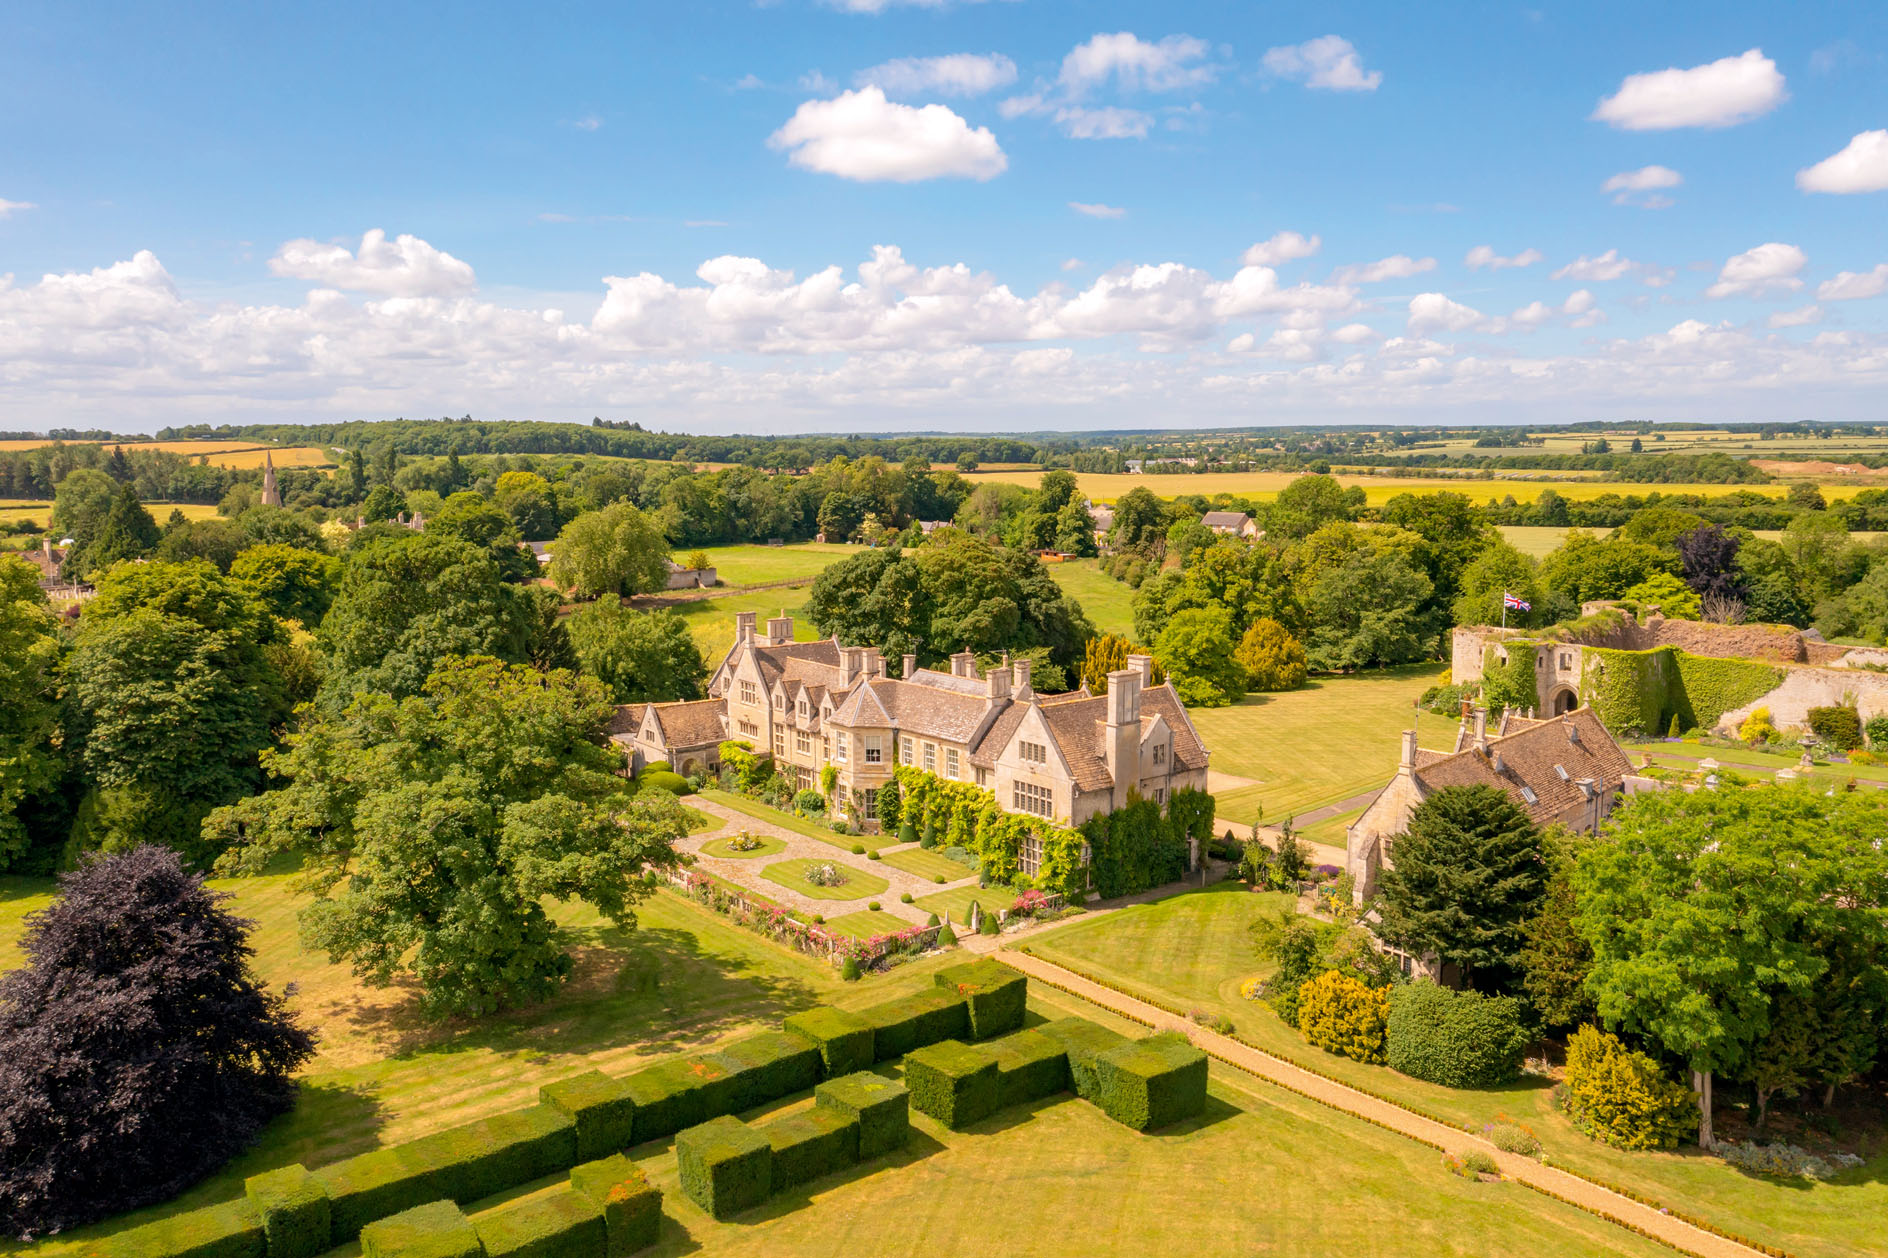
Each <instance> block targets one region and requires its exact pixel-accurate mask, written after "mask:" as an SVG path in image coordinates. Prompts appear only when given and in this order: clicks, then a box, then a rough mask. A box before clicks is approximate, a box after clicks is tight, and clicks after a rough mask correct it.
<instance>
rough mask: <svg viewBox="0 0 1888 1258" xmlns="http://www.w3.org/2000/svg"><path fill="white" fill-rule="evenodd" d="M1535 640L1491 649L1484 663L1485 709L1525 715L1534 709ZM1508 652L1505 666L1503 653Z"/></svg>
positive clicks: (1510, 641)
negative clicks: (1508, 709) (1504, 710)
mask: <svg viewBox="0 0 1888 1258" xmlns="http://www.w3.org/2000/svg"><path fill="white" fill-rule="evenodd" d="M1537 645H1538V644H1537V643H1536V642H1535V640H1534V639H1532V638H1510V639H1508V640H1507V641H1506V642H1503V643H1502V644H1501V646H1500V647H1493V646H1491V647H1489V648H1488V653H1487V656H1486V657H1485V658H1484V659H1483V660H1482V705H1483V706H1484V707H1486V708H1487V709H1488V710H1489V711H1490V712H1496V711H1499V710H1500V709H1502V708H1515V709H1518V710H1520V711H1526V710H1527V709H1529V708H1532V707H1534V706H1535V704H1536V703H1537V702H1538V698H1537V696H1536V695H1535V693H1534V689H1535V688H1534V648H1535V646H1537ZM1504 649H1505V650H1506V651H1507V653H1508V658H1507V661H1506V662H1505V663H1504V662H1503V661H1502V659H1501V655H1500V652H1501V651H1502V650H1504Z"/></svg>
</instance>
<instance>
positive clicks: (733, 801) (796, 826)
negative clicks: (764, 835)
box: [701, 790, 864, 852]
mask: <svg viewBox="0 0 1888 1258" xmlns="http://www.w3.org/2000/svg"><path fill="white" fill-rule="evenodd" d="M701 797H702V798H703V799H711V800H713V801H714V802H715V803H717V804H720V805H721V806H722V807H724V808H731V809H733V810H734V811H735V812H739V813H746V814H747V815H748V816H750V817H755V818H758V819H759V820H761V821H765V822H769V823H771V824H773V825H776V826H779V827H780V828H781V829H782V830H791V831H793V832H794V833H795V834H803V835H805V836H806V837H807V838H809V839H818V840H819V841H820V842H821V843H830V844H832V845H833V846H834V847H836V848H839V849H841V850H842V851H847V852H850V851H851V850H852V845H853V844H854V843H860V842H864V840H862V839H860V838H858V837H856V836H853V835H850V834H835V833H833V832H832V831H831V830H829V829H827V828H826V827H825V826H822V825H816V824H815V823H813V822H811V821H808V820H807V819H806V818H805V817H802V816H800V815H798V814H797V813H790V812H782V811H780V810H779V809H778V808H769V807H768V806H767V805H765V804H763V803H761V802H760V801H759V800H754V799H749V798H747V796H745V795H734V794H730V793H729V792H727V791H717V790H706V791H703V792H702V793H701Z"/></svg>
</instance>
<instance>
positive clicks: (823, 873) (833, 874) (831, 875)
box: [801, 861, 852, 887]
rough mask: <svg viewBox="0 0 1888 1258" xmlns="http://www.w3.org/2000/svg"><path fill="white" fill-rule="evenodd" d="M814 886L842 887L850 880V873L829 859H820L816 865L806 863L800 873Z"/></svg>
mask: <svg viewBox="0 0 1888 1258" xmlns="http://www.w3.org/2000/svg"><path fill="white" fill-rule="evenodd" d="M801 877H803V878H805V879H806V880H807V881H808V882H810V883H812V884H813V885H814V886H816V887H843V886H845V885H846V884H847V883H849V882H851V881H852V875H851V874H849V873H847V872H846V871H845V870H844V869H842V868H840V867H839V866H838V865H835V864H833V863H832V862H831V861H821V862H820V863H819V864H817V865H808V866H807V867H806V872H805V873H804V874H802V875H801Z"/></svg>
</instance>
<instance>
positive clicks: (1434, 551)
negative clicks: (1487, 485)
mask: <svg viewBox="0 0 1888 1258" xmlns="http://www.w3.org/2000/svg"><path fill="white" fill-rule="evenodd" d="M1383 520H1384V522H1385V523H1386V524H1394V525H1397V526H1398V527H1400V528H1405V529H1408V530H1409V531H1410V532H1412V533H1414V534H1416V535H1417V536H1418V537H1420V538H1422V539H1423V546H1422V551H1421V554H1420V556H1419V558H1420V559H1421V561H1422V564H1423V568H1424V570H1425V571H1426V572H1427V573H1428V575H1429V579H1430V581H1431V583H1433V584H1434V585H1435V587H1436V595H1435V596H1436V599H1437V601H1438V602H1440V603H1442V604H1443V605H1444V606H1447V605H1448V604H1450V603H1452V602H1454V601H1455V597H1456V595H1457V594H1458V593H1460V591H1461V587H1462V574H1463V572H1464V570H1465V569H1467V568H1468V566H1469V565H1470V564H1472V563H1474V562H1475V560H1476V559H1477V557H1479V556H1480V555H1481V554H1482V552H1483V551H1485V550H1487V549H1488V548H1489V547H1490V546H1492V545H1494V544H1495V543H1496V542H1497V541H1498V540H1499V536H1500V535H1499V534H1497V533H1496V532H1495V530H1494V527H1493V526H1492V525H1490V524H1489V523H1488V522H1487V521H1486V520H1485V519H1484V518H1483V517H1482V514H1481V513H1480V512H1479V511H1477V510H1476V509H1475V504H1474V503H1473V502H1471V501H1469V498H1468V495H1467V494H1456V493H1431V494H1398V495H1397V496H1396V497H1394V498H1392V499H1390V501H1389V502H1387V503H1385V504H1384V507H1383Z"/></svg>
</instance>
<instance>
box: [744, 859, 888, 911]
mask: <svg viewBox="0 0 1888 1258" xmlns="http://www.w3.org/2000/svg"><path fill="white" fill-rule="evenodd" d="M825 864H831V865H834V866H837V867H838V868H839V869H840V870H841V871H843V872H844V873H845V875H846V881H845V882H843V883H841V884H840V885H839V886H837V887H822V886H819V885H818V884H816V883H811V882H808V881H807V880H806V871H807V870H808V869H810V868H812V867H813V866H814V865H825ZM760 876H761V877H763V878H765V879H766V880H767V881H768V882H773V883H778V884H779V885H781V886H783V887H786V888H787V889H788V890H790V891H798V892H799V893H800V894H801V895H805V896H811V897H813V898H814V899H815V900H859V899H863V898H864V897H866V896H870V895H881V894H883V893H884V892H885V890H886V889H887V888H889V887H890V886H891V885H892V884H891V883H889V882H886V881H885V880H884V879H883V878H880V877H879V876H878V875H877V874H868V873H866V872H865V871H864V870H863V869H859V868H856V867H854V866H852V865H848V864H846V863H845V862H844V861H814V860H809V859H807V858H806V857H804V856H797V857H795V858H794V859H792V860H784V861H776V862H774V863H773V864H771V865H769V866H767V868H765V869H763V870H761V871H760Z"/></svg>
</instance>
